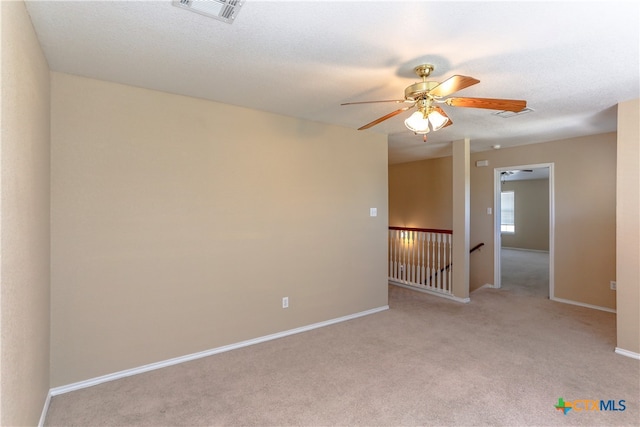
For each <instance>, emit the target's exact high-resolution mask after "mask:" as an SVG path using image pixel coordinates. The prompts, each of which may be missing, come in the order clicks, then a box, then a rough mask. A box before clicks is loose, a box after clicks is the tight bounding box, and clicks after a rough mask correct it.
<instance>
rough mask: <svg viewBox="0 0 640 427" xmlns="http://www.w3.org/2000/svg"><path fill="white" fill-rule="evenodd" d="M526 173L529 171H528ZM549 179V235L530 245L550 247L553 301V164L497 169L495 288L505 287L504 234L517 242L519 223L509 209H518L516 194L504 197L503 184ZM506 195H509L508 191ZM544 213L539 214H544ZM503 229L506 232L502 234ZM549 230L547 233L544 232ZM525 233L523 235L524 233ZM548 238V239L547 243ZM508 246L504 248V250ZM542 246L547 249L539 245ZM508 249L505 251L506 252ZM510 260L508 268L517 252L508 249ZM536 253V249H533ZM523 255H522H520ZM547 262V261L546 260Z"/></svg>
mask: <svg viewBox="0 0 640 427" xmlns="http://www.w3.org/2000/svg"><path fill="white" fill-rule="evenodd" d="M525 171H526V172H525ZM515 175H519V176H518V177H517V178H514V177H515ZM546 176H548V184H547V185H548V202H549V209H548V217H546V218H543V219H545V220H546V219H548V233H546V232H543V233H538V236H536V238H537V239H538V243H537V244H532V243H529V245H532V246H533V247H534V248H535V247H538V246H536V245H542V244H545V243H546V244H547V245H548V275H549V287H548V297H549V298H550V299H553V298H554V281H553V277H554V274H553V272H554V212H555V208H554V164H553V163H540V164H529V165H515V166H508V167H500V168H495V169H494V198H493V200H494V212H495V215H494V219H495V224H494V250H495V253H494V287H495V288H501V287H502V284H503V277H502V275H503V268H502V267H503V265H502V264H503V232H504V233H506V234H505V237H507V238H505V239H504V240H505V241H507V243H509V244H512V242H513V241H514V240H513V239H512V237H513V236H515V235H516V234H517V230H518V224H517V223H515V222H514V221H515V217H514V216H511V215H513V209H512V210H509V204H510V203H512V205H511V206H512V207H515V203H514V197H517V195H516V196H514V195H513V194H511V195H509V194H505V196H503V194H502V193H503V191H502V190H503V183H504V182H505V181H513V180H514V179H515V180H532V179H544V178H545V177H546ZM505 193H509V191H506V192H505ZM503 198H504V200H505V204H506V205H505V206H506V209H505V221H503V209H502V207H503V206H502V199H503ZM543 214H544V213H541V214H540V215H543ZM503 230H504V231H503ZM545 231H546V230H545ZM521 234H522V233H521ZM541 237H542V238H543V239H544V240H545V241H544V242H540V241H539V239H540V238H541ZM545 237H546V238H547V239H548V240H546V239H545ZM506 247H507V246H506V245H505V248H506ZM540 247H543V248H544V246H540ZM506 251H507V250H505V252H506ZM508 251H510V252H509V254H508V255H509V258H508V259H505V260H504V262H505V266H506V265H507V264H506V263H507V262H511V261H512V260H513V259H514V253H513V252H512V251H511V249H509V250H508ZM534 251H535V249H534ZM543 252H544V250H542V251H539V253H538V254H535V253H534V252H531V253H532V257H531V259H533V258H534V257H535V258H537V259H540V253H543ZM517 255H518V256H521V255H523V254H517ZM545 261H546V260H545Z"/></svg>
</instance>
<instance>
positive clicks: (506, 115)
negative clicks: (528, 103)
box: [493, 107, 533, 119]
mask: <svg viewBox="0 0 640 427" xmlns="http://www.w3.org/2000/svg"><path fill="white" fill-rule="evenodd" d="M532 111H533V110H532V109H531V108H529V107H525V108H523V109H522V110H520V111H518V112H517V113H516V112H513V111H498V112H497V113H493V114H494V115H496V116H498V117H502V118H503V119H508V118H509V117H513V116H521V115H523V114H527V113H530V112H532Z"/></svg>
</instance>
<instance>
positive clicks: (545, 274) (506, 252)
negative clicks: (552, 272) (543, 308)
mask: <svg viewBox="0 0 640 427" xmlns="http://www.w3.org/2000/svg"><path fill="white" fill-rule="evenodd" d="M501 254H502V255H501V258H500V264H501V273H502V288H503V289H505V290H509V291H512V292H513V293H515V294H526V295H530V296H537V297H544V298H549V252H539V251H527V250H522V249H511V248H502V251H501Z"/></svg>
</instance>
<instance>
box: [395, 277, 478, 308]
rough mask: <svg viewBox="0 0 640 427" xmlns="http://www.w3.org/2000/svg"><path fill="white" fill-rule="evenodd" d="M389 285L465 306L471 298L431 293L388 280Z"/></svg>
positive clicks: (427, 290)
mask: <svg viewBox="0 0 640 427" xmlns="http://www.w3.org/2000/svg"><path fill="white" fill-rule="evenodd" d="M389 284H390V285H394V286H400V287H401V288H406V289H411V290H412V291H418V292H422V293H425V294H429V295H434V296H437V297H440V298H446V299H450V300H453V301H456V302H461V303H464V304H467V303H469V302H471V298H469V297H467V298H460V297H457V296H455V295H451V294H445V293H442V292H437V291H432V290H431V289H424V288H419V287H417V286H411V285H405V284H404V283H400V282H395V281H393V280H389Z"/></svg>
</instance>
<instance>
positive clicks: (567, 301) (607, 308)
mask: <svg viewBox="0 0 640 427" xmlns="http://www.w3.org/2000/svg"><path fill="white" fill-rule="evenodd" d="M549 299H550V300H551V301H555V302H561V303H563V304H571V305H577V306H579V307H586V308H592V309H594V310H600V311H606V312H608V313H615V312H616V310H615V309H613V308H609V307H602V306H599V305H592V304H586V303H584V302H578V301H572V300H570V299H564V298H556V297H550V298H549Z"/></svg>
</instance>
